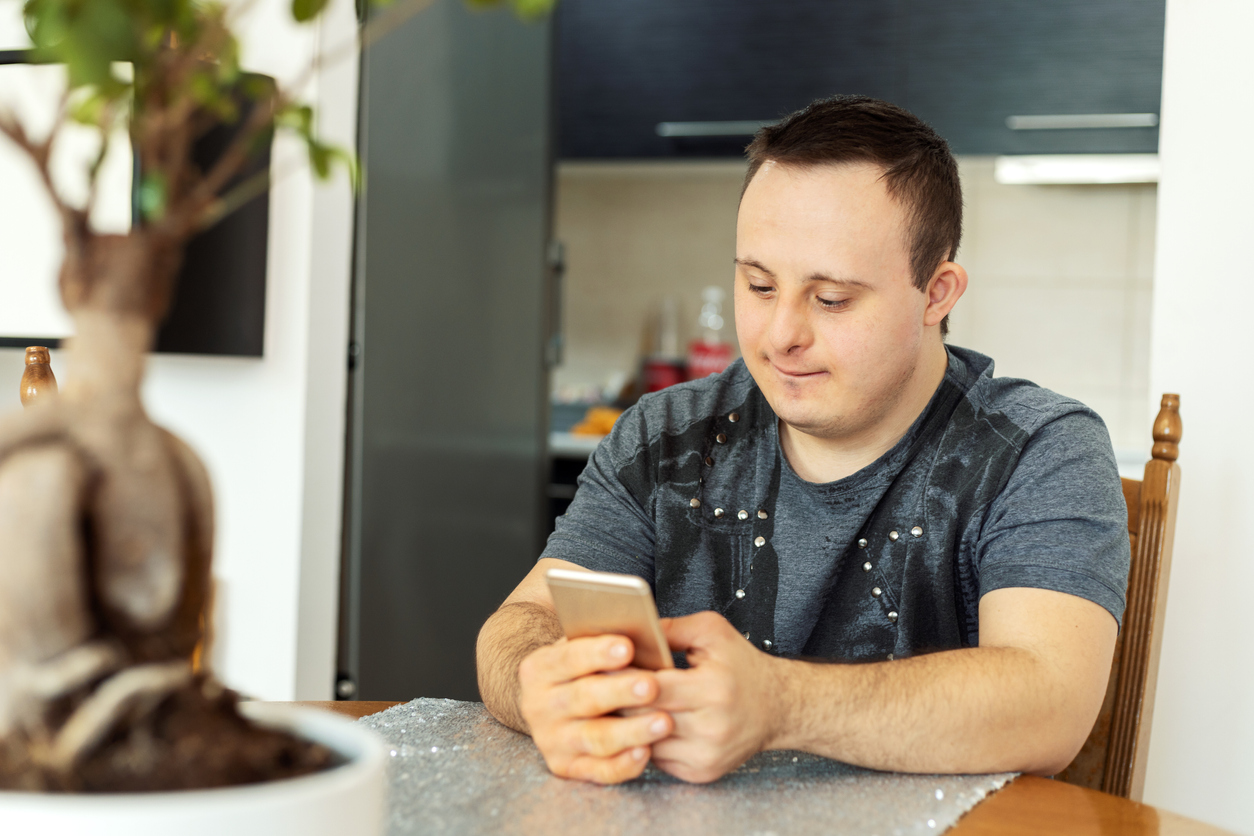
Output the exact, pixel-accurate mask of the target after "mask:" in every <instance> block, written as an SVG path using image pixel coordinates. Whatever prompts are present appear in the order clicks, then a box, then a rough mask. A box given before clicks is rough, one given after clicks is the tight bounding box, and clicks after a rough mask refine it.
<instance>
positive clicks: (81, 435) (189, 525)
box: [0, 0, 549, 789]
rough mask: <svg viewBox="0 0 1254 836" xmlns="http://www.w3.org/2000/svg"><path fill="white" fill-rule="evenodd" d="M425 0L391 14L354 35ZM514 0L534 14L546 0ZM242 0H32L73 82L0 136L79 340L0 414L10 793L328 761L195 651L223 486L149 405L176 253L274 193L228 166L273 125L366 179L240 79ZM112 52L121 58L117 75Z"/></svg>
mask: <svg viewBox="0 0 1254 836" xmlns="http://www.w3.org/2000/svg"><path fill="white" fill-rule="evenodd" d="M2 1H3V0H0V2H2ZM430 2H431V0H409V1H408V2H401V3H398V4H397V5H395V6H393V7H391V8H388V9H386V10H383V11H382V12H381V13H380V14H378V15H375V16H374V17H373V18H372V21H371V23H370V24H369V25H368V26H367V27H365V29H364V30H363V38H364V39H365V40H366V41H368V40H370V39H373V38H375V37H378V36H379V35H380V34H382V33H384V32H386V31H387V30H388V29H390V28H393V27H394V26H395V25H397V23H399V22H400V21H401V20H403V19H404V17H406V16H407V15H408V14H412V13H414V12H416V11H418V10H419V9H421V8H422V7H424V6H426V5H428V4H429V3H430ZM471 2H472V4H473V5H481V6H488V5H495V4H496V3H497V0H471ZM506 2H508V3H509V4H510V5H511V6H513V7H514V9H515V10H516V11H517V12H518V13H519V14H521V15H524V16H534V15H537V14H542V13H543V12H544V11H546V9H547V6H548V3H549V0H506ZM326 3H327V0H291V13H292V16H293V18H294V19H295V20H296V21H298V22H305V21H312V20H314V19H316V18H317V17H318V15H319V14H320V13H321V12H322V11H323V8H324V7H325V6H326ZM247 5H249V3H247V2H245V3H244V4H243V6H247ZM240 8H241V7H240V6H236V7H228V6H226V5H223V4H220V3H208V2H205V3H202V2H196V1H195V0H26V2H25V5H24V14H25V19H26V24H27V29H28V31H29V33H30V36H31V39H32V42H33V44H34V48H33V50H32V52H31V60H32V61H35V62H55V63H59V64H63V65H64V66H65V69H66V74H67V79H68V86H67V88H66V92H65V95H64V97H63V98H62V100H61V101H60V103H59V108H58V113H59V116H58V118H57V120H56V122H55V123H54V124H53V126H52V128H51V130H49V131H48V132H47V133H46V134H45V135H42V136H35V135H32V134H31V132H30V131H29V130H28V129H27V128H26V127H25V126H24V124H23V123H22V122H21V121H20V120H18V119H17V118H16V117H15V116H14V115H13V114H12V113H10V112H8V111H5V110H3V109H2V107H0V134H3V136H4V137H7V139H8V140H10V141H11V142H13V143H14V144H15V145H16V147H17V148H19V149H20V150H21V151H22V152H24V154H25V156H26V157H27V158H28V159H29V161H30V163H31V164H32V165H33V166H34V167H35V169H36V171H37V172H38V174H39V177H40V180H41V181H42V183H43V186H44V189H45V191H46V192H47V195H48V197H49V198H50V200H51V202H52V205H53V207H54V208H55V211H56V214H57V217H58V218H59V221H60V226H61V233H62V240H63V242H64V246H65V256H64V261H63V263H62V265H61V269H60V274H59V279H58V281H59V289H60V294H61V298H62V300H63V302H64V304H65V307H66V309H67V310H68V312H69V314H70V316H71V318H72V320H73V323H74V334H73V336H72V337H71V338H70V339H69V340H68V342H67V345H66V350H67V355H68V366H67V371H66V373H65V374H64V375H63V378H62V379H63V382H62V385H61V389H60V393H59V395H58V396H57V397H56V398H54V399H52V400H50V401H47V402H43V403H39V404H36V405H34V406H32V407H31V408H29V409H26V410H24V411H19V412H14V413H10V414H6V415H3V416H0V787H5V786H8V787H22V788H30V789H84V788H85V789H113V788H127V789H140V788H159V787H175V786H207V785H216V784H223V783H234V782H240V781H248V780H259V779H261V778H264V777H271V776H274V775H279V774H285V773H292V772H300V771H308V770H310V769H315V768H319V767H320V766H321V765H322V764H323V763H324V762H325V760H326V753H325V752H321V753H319V752H316V751H312V750H311V747H308V746H306V745H304V744H298V743H297V742H296V741H292V740H289V739H286V738H283V737H282V736H280V735H277V734H276V733H272V732H264V731H262V730H260V729H255V728H252V727H250V726H248V725H247V724H246V723H244V721H242V720H241V719H239V717H238V715H237V714H236V713H235V711H234V697H233V695H232V694H230V692H227V691H225V690H224V689H223V688H222V687H221V686H220V685H218V684H217V683H216V682H215V681H214V680H213V678H212V676H211V675H210V674H209V673H208V672H207V671H205V670H203V669H199V667H198V666H197V665H194V664H193V655H194V653H195V651H196V649H197V648H198V647H199V646H200V645H201V642H202V641H203V639H204V634H205V624H206V607H207V603H208V602H207V598H208V594H209V589H210V564H211V560H212V554H213V508H212V493H211V489H210V485H209V479H208V477H207V474H206V471H205V468H204V466H203V465H202V464H201V462H200V460H199V459H198V457H197V456H196V454H195V453H194V452H193V451H192V450H191V449H190V448H189V447H188V446H187V445H186V444H184V443H183V442H182V441H180V440H179V439H178V438H176V437H175V436H174V435H172V434H171V433H169V432H167V431H166V430H163V429H162V428H160V427H158V426H156V425H155V424H154V423H153V422H152V421H151V420H150V419H149V418H148V416H147V414H146V413H145V410H144V406H143V403H142V402H141V399H140V384H141V381H142V378H143V373H144V358H145V354H146V352H147V351H148V350H149V349H150V347H151V346H152V343H153V339H154V335H155V331H156V327H157V325H158V324H159V322H160V321H161V319H162V317H163V315H164V314H165V312H166V310H167V308H168V307H169V305H170V301H171V298H172V295H173V292H174V288H173V282H174V280H175V277H176V275H177V273H178V271H179V268H180V266H181V261H182V253H183V249H184V246H185V245H186V244H187V242H188V241H189V239H191V238H192V237H193V236H194V235H196V234H197V233H198V232H200V231H201V230H203V229H205V228H206V227H208V226H209V225H212V224H213V223H215V222H216V221H217V220H218V219H220V218H221V217H223V216H224V215H226V214H227V213H229V212H230V211H231V210H232V209H233V208H235V207H237V206H239V205H241V204H242V203H244V202H247V201H248V200H249V199H251V198H253V197H256V196H257V195H258V194H260V193H262V192H264V190H265V189H266V187H267V185H268V181H267V179H266V177H267V176H268V175H266V174H264V173H263V174H262V175H260V176H258V177H253V178H242V182H236V181H238V180H240V179H241V178H240V177H239V175H240V174H241V172H243V171H244V170H245V167H246V165H247V164H248V163H249V161H250V159H251V158H252V157H253V156H254V155H255V154H256V153H257V151H258V150H259V149H260V148H262V147H264V145H265V143H267V142H268V141H269V138H270V136H271V135H272V133H273V132H274V131H276V130H285V131H290V132H293V133H294V134H296V135H297V136H299V137H300V138H301V140H303V142H304V144H305V147H306V148H307V149H308V156H309V162H310V165H311V168H312V169H313V171H314V172H315V173H316V174H317V175H318V176H320V177H326V176H328V175H329V174H330V173H331V170H332V167H333V166H334V165H335V164H337V163H340V164H344V165H347V166H348V168H349V169H350V170H351V171H353V172H354V173H355V164H354V162H353V159H352V158H351V156H350V155H349V154H347V153H345V152H344V151H342V150H339V149H336V148H334V147H331V146H329V145H327V144H325V143H323V142H321V141H320V140H319V139H318V137H317V136H316V134H315V132H314V112H313V110H312V109H311V108H310V107H309V106H307V105H305V104H302V103H301V102H300V101H299V100H297V99H296V98H294V96H293V95H292V94H290V93H288V92H287V91H285V90H284V89H281V88H279V87H277V86H275V85H274V84H272V83H269V81H268V80H267V79H265V78H264V77H258V76H250V75H248V74H246V73H244V72H243V68H241V66H240V55H239V48H238V44H237V41H236V39H235V37H234V35H233V34H232V25H233V23H234V20H235V15H237V14H238V12H239V10H240ZM333 57H334V56H323V57H320V58H319V59H317V60H315V62H314V64H313V66H311V67H310V68H309V72H310V73H312V72H315V71H316V69H317V67H318V66H319V65H320V64H321V63H322V61H323V60H327V59H330V58H333ZM118 62H126V63H128V64H129V65H130V68H131V71H130V72H129V73H128V74H122V73H120V72H119V70H118V67H119V64H118ZM299 87H300V85H299V83H297V84H294V85H293V88H292V89H295V90H298V89H299ZM70 120H72V121H74V122H77V123H79V124H82V125H86V126H88V127H90V128H91V129H93V130H95V131H96V132H97V133H98V134H99V137H100V143H99V148H100V151H99V154H98V155H97V156H96V158H95V161H94V162H93V163H92V164H91V165H90V168H89V170H88V172H87V174H88V182H89V188H88V192H87V197H86V201H85V202H84V203H83V204H82V205H76V204H73V203H71V202H70V201H67V200H65V199H63V198H62V197H61V194H60V192H59V190H58V185H57V183H55V182H54V178H53V175H52V172H51V169H50V165H49V160H50V157H51V153H52V149H53V147H54V146H55V144H56V142H57V138H58V136H59V134H60V132H61V130H62V127H63V126H64V125H65V123H66V122H67V121H70ZM221 124H229V125H233V126H234V129H233V130H234V138H233V139H232V140H231V141H230V143H229V144H228V146H227V148H226V150H225V151H224V152H223V153H222V154H221V156H220V157H219V158H218V159H217V160H216V161H215V162H214V163H213V164H212V165H210V166H209V167H208V168H203V169H202V168H201V167H199V166H197V165H196V164H195V163H194V162H193V159H192V149H193V145H194V144H195V142H196V140H197V139H198V138H199V137H201V136H203V135H204V134H205V133H206V132H207V131H208V130H210V129H211V128H214V127H216V126H218V125H221ZM117 128H125V130H126V132H127V135H128V136H129V137H130V141H131V144H132V146H133V148H134V150H135V152H136V155H137V157H138V172H139V174H138V177H139V181H138V191H139V197H140V200H139V205H140V208H141V212H140V217H139V218H137V220H136V222H135V223H134V224H133V225H132V228H131V230H130V231H129V232H128V233H126V234H104V233H101V232H98V231H97V230H95V229H93V228H92V224H91V220H90V219H91V213H92V208H93V204H94V202H95V200H96V191H97V190H96V176H97V173H98V172H99V170H100V167H101V163H102V162H103V160H104V158H105V155H106V153H107V151H108V147H109V137H110V135H111V134H112V133H113V132H114V130H115V129H117ZM302 746H304V748H301V747H302Z"/></svg>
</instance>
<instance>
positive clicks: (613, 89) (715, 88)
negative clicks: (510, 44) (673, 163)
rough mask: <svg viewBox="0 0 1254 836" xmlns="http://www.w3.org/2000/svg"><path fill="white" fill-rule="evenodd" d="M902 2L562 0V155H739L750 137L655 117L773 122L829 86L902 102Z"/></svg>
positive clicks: (826, 93)
mask: <svg viewBox="0 0 1254 836" xmlns="http://www.w3.org/2000/svg"><path fill="white" fill-rule="evenodd" d="M898 2H899V0H769V2H758V1H757V0H754V2H731V1H730V0H562V2H561V3H560V4H559V6H558V13H557V15H558V28H557V38H558V50H557V74H558V75H557V83H558V112H559V124H560V128H559V136H560V154H561V156H562V157H564V158H588V157H659V156H672V155H679V156H683V155H697V156H710V155H720V154H732V155H738V154H740V153H741V151H742V150H743V148H744V146H745V144H746V143H747V142H748V139H749V136H748V134H745V133H742V134H733V135H730V136H723V137H718V136H709V135H690V136H659V135H658V131H657V126H658V125H659V123H664V122H683V123H689V122H704V123H710V122H715V123H717V122H726V121H746V120H747V121H750V122H754V121H773V120H775V119H778V118H779V117H781V116H783V115H785V114H787V113H789V112H791V111H793V110H796V109H798V108H800V107H803V106H805V105H806V104H807V103H809V102H810V101H812V100H813V99H816V98H819V97H821V96H830V95H832V94H834V93H863V94H866V95H870V96H877V97H879V98H884V99H889V100H897V99H899V98H900V95H901V92H902V80H903V66H902V64H901V61H900V58H899V56H898V50H897V49H896V48H895V45H896V43H897V41H898V39H899V34H898V31H897V25H898V20H897V13H896V11H897V6H898ZM694 133H699V129H696V130H694Z"/></svg>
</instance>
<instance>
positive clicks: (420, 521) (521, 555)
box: [339, 0, 553, 700]
mask: <svg viewBox="0 0 1254 836" xmlns="http://www.w3.org/2000/svg"><path fill="white" fill-rule="evenodd" d="M550 29H551V27H550V24H549V22H548V21H547V20H541V21H539V22H523V21H520V20H519V19H518V18H517V17H515V16H514V15H513V14H512V13H511V12H509V11H508V10H507V9H498V10H492V11H486V12H485V11H473V10H470V9H468V8H467V7H466V4H465V3H464V2H463V0H436V2H435V3H434V4H433V5H432V7H431V8H429V9H428V10H426V11H424V12H422V13H421V14H419V15H417V16H416V17H415V18H413V19H412V20H410V21H408V22H407V23H405V24H404V25H403V26H402V27H400V28H399V29H397V30H396V31H394V32H392V33H390V34H388V35H387V36H386V37H384V38H383V39H382V40H380V41H379V42H378V43H377V44H375V45H373V46H371V47H369V49H368V50H367V51H366V53H365V55H364V57H363V62H362V88H361V94H362V95H361V122H360V126H361V127H360V131H361V135H360V153H361V157H362V161H363V164H364V168H365V188H364V191H363V193H362V196H361V199H360V202H359V217H358V225H357V227H358V228H357V245H356V246H357V253H356V270H355V280H354V281H355V287H354V314H353V317H354V323H353V330H354V346H353V347H351V348H350V364H351V366H352V372H351V390H350V393H351V394H350V400H351V403H350V406H349V413H350V414H349V425H350V429H349V451H350V452H349V461H348V464H347V474H346V480H347V491H346V497H347V499H346V506H347V507H346V517H347V518H346V523H347V524H346V526H345V532H346V533H345V540H346V542H345V561H344V573H343V581H344V583H343V593H342V604H341V628H340V632H341V640H340V670H341V677H342V681H341V683H340V687H339V694H340V696H342V697H349V696H352V697H355V698H357V699H366V700H384V699H387V700H406V699H410V698H413V697H420V696H421V697H451V698H456V699H465V700H473V699H478V688H477V685H476V681H475V662H474V645H475V638H476V635H477V633H478V630H479V627H480V626H481V625H482V624H483V621H484V620H485V619H486V618H487V617H488V615H489V614H491V613H492V611H493V610H494V609H495V608H496V607H497V606H498V605H499V604H500V603H501V601H502V600H503V599H504V597H505V596H506V595H507V594H508V593H509V591H510V590H511V589H512V588H513V587H514V585H515V584H517V583H518V581H519V580H521V579H522V577H523V575H524V574H526V572H527V571H528V570H529V569H530V568H531V566H532V564H533V563H534V561H535V559H536V557H537V555H538V554H539V550H540V548H541V546H542V537H543V533H544V522H543V513H544V494H543V483H544V480H545V470H546V449H545V439H546V436H547V422H548V406H547V394H548V380H547V371H546V365H545V347H546V342H547V340H548V339H549V335H550V330H551V329H550V325H551V323H550V321H549V320H550V318H551V315H550V312H551V311H552V310H553V306H552V304H551V298H550V295H551V288H550V283H551V278H552V277H551V271H550V270H549V268H548V266H547V249H548V242H549V232H550V217H551V211H550V209H551V207H550V201H551V181H552V155H551V152H550V134H551V131H550V104H549V103H550V69H549V66H550V42H551V35H550Z"/></svg>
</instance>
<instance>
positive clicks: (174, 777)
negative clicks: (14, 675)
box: [0, 680, 340, 793]
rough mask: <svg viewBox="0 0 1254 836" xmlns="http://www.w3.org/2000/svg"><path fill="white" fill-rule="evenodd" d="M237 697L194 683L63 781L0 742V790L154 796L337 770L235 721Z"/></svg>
mask: <svg viewBox="0 0 1254 836" xmlns="http://www.w3.org/2000/svg"><path fill="white" fill-rule="evenodd" d="M238 703H239V696H238V695H237V694H236V693H235V692H233V691H229V690H227V689H224V688H222V687H221V686H219V685H217V684H216V683H213V682H208V681H203V680H197V681H196V682H194V683H192V684H190V685H188V686H187V687H185V688H183V689H182V690H180V691H176V692H175V693H174V694H171V695H170V696H169V697H167V698H166V700H165V701H164V702H162V704H161V705H160V706H159V707H158V708H157V709H156V710H155V711H153V712H152V713H151V714H149V715H148V716H147V717H146V718H144V719H142V720H140V721H139V722H136V723H131V724H129V725H124V726H123V727H122V728H120V729H119V730H117V731H116V732H115V733H114V734H113V735H112V736H111V737H109V738H107V739H106V740H105V742H104V743H102V744H101V745H100V746H98V747H97V748H96V750H95V751H94V752H93V753H92V754H91V755H90V756H89V757H88V758H87V759H86V760H85V761H84V762H83V763H82V764H80V765H79V767H78V769H76V770H75V771H74V772H73V774H71V775H60V774H56V773H53V772H50V771H48V770H45V769H40V768H39V767H38V766H35V764H34V762H33V761H32V760H31V759H30V758H29V751H22V750H23V749H28V748H29V747H30V746H31V745H37V744H32V743H30V742H29V741H28V742H27V745H26V746H18V745H14V744H15V743H16V741H12V740H10V741H8V742H7V743H8V745H7V746H5V745H3V744H4V743H5V742H4V741H0V789H21V790H36V791H39V790H42V791H48V792H92V793H104V792H156V791H165V790H191V789H208V788H211V787H229V786H237V785H240V784H255V783H259V782H262V781H273V780H279V779H283V778H293V777H295V776H298V775H306V774H309V773H312V772H318V771H321V770H324V769H329V768H331V767H333V766H337V765H338V764H339V763H340V759H339V758H338V757H337V756H336V755H335V754H334V753H333V752H331V751H330V750H329V749H327V748H326V747H325V746H321V745H319V744H315V743H309V742H308V741H304V740H300V739H298V738H295V737H293V736H291V735H289V734H286V733H284V732H277V731H273V730H270V729H264V728H260V727H258V726H256V725H253V724H252V723H251V722H249V721H248V720H245V719H244V718H243V717H241V716H240V715H239V712H238V710H237V706H238Z"/></svg>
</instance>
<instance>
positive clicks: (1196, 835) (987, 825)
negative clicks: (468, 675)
mask: <svg viewBox="0 0 1254 836" xmlns="http://www.w3.org/2000/svg"><path fill="white" fill-rule="evenodd" d="M398 704H399V703H395V702H364V701H358V702H348V701H344V702H302V703H297V705H304V706H310V707H312V708H322V709H326V710H327V711H334V712H336V713H337V714H344V715H347V716H349V717H365V716H367V715H369V714H375V713H377V712H380V711H382V710H384V709H385V708H391V707H392V706H394V705H398ZM949 832H950V833H951V834H954V836H994V834H996V836H1045V834H1051V836H1052V834H1067V835H1068V836H1124V835H1125V834H1126V836H1152V835H1153V834H1158V835H1159V836H1227V835H1228V833H1229V832H1228V831H1226V830H1223V829H1221V828H1218V827H1215V826H1213V825H1209V824H1203V823H1202V822H1199V821H1196V820H1194V819H1189V818H1185V817H1184V816H1179V815H1176V814H1175V813H1169V812H1167V811H1166V810H1159V809H1157V808H1155V807H1151V806H1150V805H1148V804H1138V803H1137V802H1135V801H1128V800H1127V799H1124V798H1117V797H1115V796H1113V795H1107V794H1106V793H1102V792H1097V791H1095V790H1086V789H1083V788H1082V787H1075V786H1072V785H1071V784H1064V783H1062V782H1061V781H1051V780H1049V779H1047V778H1036V777H1033V776H1031V775H1025V776H1023V777H1021V778H1017V779H1016V780H1015V781H1014V782H1012V783H1011V784H1009V785H1007V786H1006V787H1005V788H1004V789H1002V790H1001V791H999V792H997V793H995V794H994V795H993V796H991V797H990V798H989V799H988V800H986V801H983V802H981V803H980V804H978V805H976V807H975V809H973V810H972V811H971V812H970V813H968V814H967V815H966V816H964V817H963V818H962V820H961V821H960V822H958V825H957V826H956V827H954V828H953V829H952V830H950V831H949Z"/></svg>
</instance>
